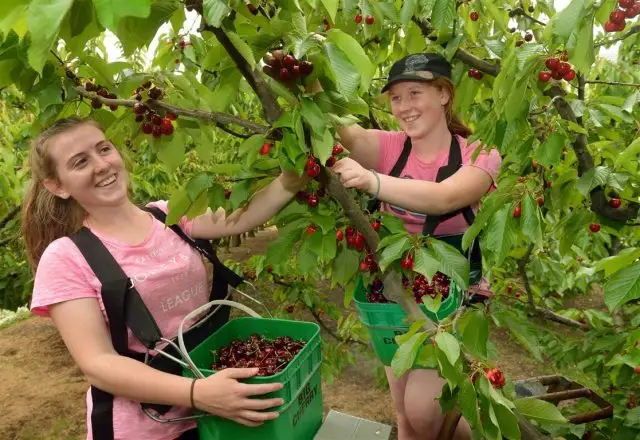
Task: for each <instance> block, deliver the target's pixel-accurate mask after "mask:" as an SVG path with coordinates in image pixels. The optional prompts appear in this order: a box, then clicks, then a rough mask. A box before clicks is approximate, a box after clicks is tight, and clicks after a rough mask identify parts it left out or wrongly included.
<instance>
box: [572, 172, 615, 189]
mask: <svg viewBox="0 0 640 440" xmlns="http://www.w3.org/2000/svg"><path fill="white" fill-rule="evenodd" d="M610 175H611V170H610V169H609V168H607V167H606V166H599V167H596V168H591V169H590V170H588V171H587V172H585V173H584V174H583V175H582V177H580V181H579V182H578V184H577V185H576V187H577V188H578V191H580V192H581V193H582V195H584V196H586V195H588V194H589V193H590V192H591V190H592V189H594V188H596V187H598V186H602V185H605V184H606V183H607V181H608V180H609V177H610Z"/></svg>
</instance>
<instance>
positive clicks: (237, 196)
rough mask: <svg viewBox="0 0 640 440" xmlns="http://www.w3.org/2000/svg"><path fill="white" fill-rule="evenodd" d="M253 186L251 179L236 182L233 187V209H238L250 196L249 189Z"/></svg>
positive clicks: (231, 199) (230, 199) (231, 198)
mask: <svg viewBox="0 0 640 440" xmlns="http://www.w3.org/2000/svg"><path fill="white" fill-rule="evenodd" d="M250 188H251V180H243V181H242V182H238V183H236V184H235V185H234V186H233V188H232V189H231V197H230V198H229V201H230V202H231V209H234V210H235V209H238V208H239V207H240V205H242V203H244V202H245V201H246V200H247V199H248V198H249V190H250Z"/></svg>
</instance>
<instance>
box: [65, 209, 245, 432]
mask: <svg viewBox="0 0 640 440" xmlns="http://www.w3.org/2000/svg"><path fill="white" fill-rule="evenodd" d="M143 209H145V210H146V211H148V212H150V213H151V214H153V216H154V217H155V218H156V219H158V220H159V221H161V222H162V223H164V222H165V220H166V214H165V213H164V212H163V211H162V210H160V209H158V208H155V207H145V208H143ZM170 228H171V229H172V230H173V231H174V232H175V233H176V234H177V235H178V236H179V237H180V238H182V239H183V240H184V241H186V242H187V243H188V244H189V245H190V246H192V247H193V248H195V249H197V250H198V251H199V252H200V253H201V254H202V255H203V256H205V257H206V258H207V259H208V260H209V261H211V263H212V264H213V266H214V277H213V283H212V287H211V293H210V295H209V300H210V301H211V300H213V299H222V298H225V297H226V296H227V293H228V286H229V285H232V286H234V287H236V286H238V285H239V284H241V283H242V282H243V279H242V278H241V277H239V276H238V275H236V273H235V272H233V271H232V270H231V269H229V268H227V267H226V266H224V265H223V264H222V263H221V262H220V260H219V259H218V257H217V255H216V253H215V251H214V249H213V247H212V245H211V243H210V242H209V241H208V240H194V239H192V238H191V237H189V236H188V235H186V234H185V233H184V231H182V229H180V227H179V226H178V225H172V226H170ZM69 238H70V239H71V240H72V241H73V242H74V243H75V245H76V246H77V247H78V249H79V250H80V251H81V253H82V255H83V256H84V257H85V259H86V260H87V263H88V264H89V267H91V270H92V271H93V272H94V274H95V275H96V277H97V278H98V280H99V281H100V283H101V284H102V288H101V292H100V293H101V297H102V302H103V304H104V307H105V312H106V314H107V318H108V320H109V331H110V334H111V339H112V343H113V347H114V349H115V350H116V351H117V352H118V353H119V354H120V355H122V356H127V357H130V358H133V359H137V360H139V361H141V362H143V361H144V360H145V355H144V354H142V353H136V352H132V351H131V350H129V343H128V333H127V328H130V329H131V331H132V332H133V334H134V335H135V336H136V338H138V339H139V340H140V341H141V342H142V343H143V344H144V345H145V346H146V347H147V348H153V347H155V345H156V344H157V343H158V342H160V338H161V337H162V333H161V332H160V329H159V327H158V325H157V323H156V321H155V320H154V319H153V316H152V315H151V312H149V309H148V308H147V307H146V305H145V304H144V301H143V300H142V298H141V297H140V294H139V293H138V291H137V290H136V289H135V285H134V283H133V282H132V280H131V279H130V278H129V277H128V276H127V275H126V274H125V273H124V271H123V270H122V268H121V267H120V265H119V264H118V263H117V262H116V260H115V259H114V258H113V256H112V255H111V253H110V252H109V250H108V249H107V248H106V247H105V245H104V244H103V243H102V242H101V241H100V239H99V238H98V237H96V236H95V235H94V234H93V233H92V232H91V231H90V230H89V229H87V228H84V227H83V228H81V229H80V230H79V231H78V232H76V233H75V234H73V235H71V236H70V237H69ZM229 314H230V308H229V307H228V306H225V307H222V308H221V309H220V310H218V312H217V313H216V314H215V315H213V316H212V317H210V318H209V319H208V320H207V321H206V322H205V323H202V324H201V325H199V326H198V327H196V328H194V329H190V330H189V331H187V332H185V334H184V339H185V345H186V347H187V349H188V350H191V349H193V348H194V347H195V346H197V345H198V344H199V343H200V342H202V341H203V340H204V339H205V338H207V337H208V336H210V335H211V334H212V333H213V332H214V331H215V330H217V329H218V328H219V327H221V326H222V325H223V324H224V323H225V322H227V321H228V320H229ZM164 351H165V352H168V353H170V354H172V355H173V356H174V357H178V358H179V357H180V355H179V354H178V353H177V352H176V351H175V350H174V349H173V347H171V346H167V347H166V348H165V349H164ZM149 365H150V366H152V367H153V368H156V369H158V370H161V371H164V372H167V373H172V374H178V375H179V374H180V373H181V371H182V367H181V366H180V365H179V364H177V363H176V362H174V361H172V360H170V359H168V358H166V357H164V356H153V357H152V358H151V361H150V362H149ZM91 397H92V401H93V409H92V413H91V424H92V433H93V438H94V440H113V438H114V434H113V397H114V396H113V395H112V394H111V393H108V392H106V391H103V390H101V389H99V388H96V387H95V386H92V387H91ZM141 405H142V406H143V407H144V408H151V409H154V410H156V411H157V412H159V413H160V414H164V413H166V412H167V411H168V410H169V409H171V407H170V406H168V405H154V404H147V403H142V404H141Z"/></svg>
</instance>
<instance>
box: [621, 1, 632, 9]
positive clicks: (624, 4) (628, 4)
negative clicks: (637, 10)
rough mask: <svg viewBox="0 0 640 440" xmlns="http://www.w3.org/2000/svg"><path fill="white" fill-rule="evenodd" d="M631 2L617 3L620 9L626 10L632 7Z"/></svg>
mask: <svg viewBox="0 0 640 440" xmlns="http://www.w3.org/2000/svg"><path fill="white" fill-rule="evenodd" d="M633 3H634V2H633V0H620V1H619V2H618V4H619V5H620V7H621V8H623V9H627V8H628V7H630V6H633Z"/></svg>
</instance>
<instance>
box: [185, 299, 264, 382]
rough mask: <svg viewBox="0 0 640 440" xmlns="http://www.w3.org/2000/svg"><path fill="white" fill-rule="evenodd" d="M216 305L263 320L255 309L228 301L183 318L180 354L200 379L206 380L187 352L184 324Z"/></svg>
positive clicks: (218, 300) (200, 308) (203, 307)
mask: <svg viewBox="0 0 640 440" xmlns="http://www.w3.org/2000/svg"><path fill="white" fill-rule="evenodd" d="M216 305H219V306H231V307H235V308H236V309H240V310H242V311H243V312H245V313H246V314H248V315H249V316H252V317H254V318H262V316H260V315H259V314H258V313H257V312H255V311H254V310H253V309H251V308H249V307H247V306H245V305H244V304H240V303H238V302H235V301H230V300H228V299H216V300H213V301H210V302H208V303H206V304H204V305H202V306H200V307H198V308H197V309H195V310H192V311H191V312H189V313H187V315H186V316H185V317H184V318H182V321H180V325H179V326H178V345H179V347H180V354H181V355H182V357H183V358H184V360H185V361H187V364H188V365H189V369H190V370H191V372H192V373H193V374H195V375H196V376H198V377H199V378H200V379H204V374H202V372H200V370H199V369H198V367H196V365H195V364H194V363H193V361H192V360H191V356H189V352H188V351H187V347H186V346H185V345H184V337H183V334H182V329H183V327H184V323H185V322H186V321H188V320H189V319H191V318H193V317H195V316H197V315H199V314H200V313H202V312H204V311H205V310H208V309H210V308H211V307H212V306H216Z"/></svg>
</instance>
